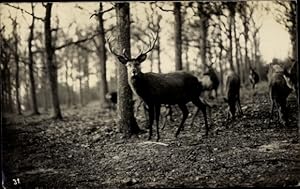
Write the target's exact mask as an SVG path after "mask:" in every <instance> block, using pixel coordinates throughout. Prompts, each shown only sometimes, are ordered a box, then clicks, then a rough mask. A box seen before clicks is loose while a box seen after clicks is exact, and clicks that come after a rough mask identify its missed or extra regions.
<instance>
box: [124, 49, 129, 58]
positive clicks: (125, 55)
mask: <svg viewBox="0 0 300 189" xmlns="http://www.w3.org/2000/svg"><path fill="white" fill-rule="evenodd" d="M123 56H124V57H125V58H127V59H130V58H129V57H128V56H127V54H126V49H123Z"/></svg>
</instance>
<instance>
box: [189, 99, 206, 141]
mask: <svg viewBox="0 0 300 189" xmlns="http://www.w3.org/2000/svg"><path fill="white" fill-rule="evenodd" d="M192 102H193V103H194V104H195V105H196V106H197V107H198V108H199V109H201V111H202V113H203V117H204V123H205V129H206V131H205V135H208V130H209V128H208V123H207V116H206V105H205V104H204V103H203V102H202V101H201V100H200V99H199V98H196V99H195V100H194V101H192Z"/></svg>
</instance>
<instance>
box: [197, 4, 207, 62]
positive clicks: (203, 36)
mask: <svg viewBox="0 0 300 189" xmlns="http://www.w3.org/2000/svg"><path fill="white" fill-rule="evenodd" d="M202 6H203V2H199V3H198V15H199V17H200V56H201V62H202V64H203V65H205V66H206V65H207V61H206V55H207V30H208V24H209V23H208V16H207V15H206V14H205V10H204V7H202Z"/></svg>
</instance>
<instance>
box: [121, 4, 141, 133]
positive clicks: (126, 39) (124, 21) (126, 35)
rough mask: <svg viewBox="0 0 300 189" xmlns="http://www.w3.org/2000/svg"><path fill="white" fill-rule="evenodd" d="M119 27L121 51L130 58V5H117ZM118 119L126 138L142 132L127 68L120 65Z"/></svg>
mask: <svg viewBox="0 0 300 189" xmlns="http://www.w3.org/2000/svg"><path fill="white" fill-rule="evenodd" d="M115 8H116V15H117V26H118V29H119V34H118V35H119V41H118V43H119V49H125V51H126V53H127V56H128V57H130V56H131V54H130V13H129V4H128V3H117V4H116V5H115ZM118 117H119V126H120V130H121V132H122V133H123V134H124V137H125V138H129V137H130V136H131V135H132V134H137V133H139V132H140V128H139V127H138V125H137V122H136V120H135V117H134V113H133V100H132V91H131V89H130V87H129V85H128V76H127V69H126V67H125V66H124V65H123V64H121V63H119V64H118Z"/></svg>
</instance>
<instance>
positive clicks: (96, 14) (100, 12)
mask: <svg viewBox="0 0 300 189" xmlns="http://www.w3.org/2000/svg"><path fill="white" fill-rule="evenodd" d="M112 10H114V7H111V8H109V9H107V10H104V11H99V12H97V13H94V14H92V15H91V16H90V19H91V18H92V17H93V16H99V15H100V14H104V13H107V12H109V11H112Z"/></svg>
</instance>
